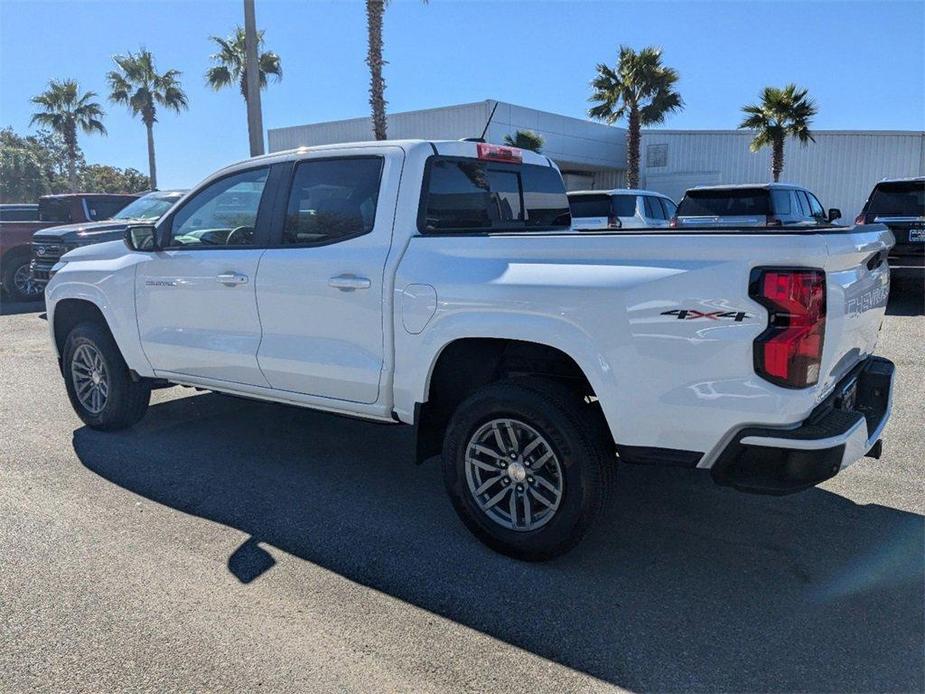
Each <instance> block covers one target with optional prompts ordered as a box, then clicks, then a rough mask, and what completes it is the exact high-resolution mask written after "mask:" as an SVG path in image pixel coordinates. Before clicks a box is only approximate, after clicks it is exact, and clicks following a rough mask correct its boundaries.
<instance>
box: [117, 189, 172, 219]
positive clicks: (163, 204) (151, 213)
mask: <svg viewBox="0 0 925 694" xmlns="http://www.w3.org/2000/svg"><path fill="white" fill-rule="evenodd" d="M179 199H180V196H179V195H171V196H169V197H167V196H163V195H150V194H149V195H145V196H143V197H140V198H138V199H137V200H135V201H134V202H133V203H132V204H131V205H128V206H127V207H124V208H122V211H121V212H119V213H118V214H117V215H116V216H115V217H113V219H146V220H154V219H160V218H161V217H163V216H164V213H165V212H166V211H167V210H169V209H170V208H171V207H172V206H173V204H174V203H175V202H176V201H177V200H179Z"/></svg>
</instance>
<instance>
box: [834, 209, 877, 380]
mask: <svg viewBox="0 0 925 694" xmlns="http://www.w3.org/2000/svg"><path fill="white" fill-rule="evenodd" d="M825 240H826V246H827V247H828V253H829V260H828V263H827V266H826V267H825V268H824V269H825V271H826V280H827V284H828V297H827V318H826V331H825V342H824V347H823V357H822V374H821V376H822V377H821V378H820V383H821V384H822V387H823V392H825V391H827V390H828V389H829V388H831V387H833V386H834V385H835V384H836V383H838V381H839V379H841V378H842V376H844V375H845V374H846V373H847V372H848V371H850V370H851V369H852V368H853V367H854V366H855V365H856V364H858V363H859V362H860V361H861V360H862V359H864V358H865V357H867V356H868V355H870V354H871V353H872V352H873V351H874V348H875V347H876V344H877V335H878V333H879V331H880V324H881V322H882V321H883V316H884V313H885V312H886V304H887V298H888V296H889V288H890V285H889V282H890V279H889V278H890V272H889V267H888V265H887V262H886V258H887V255H888V253H889V250H890V248H891V247H892V246H893V243H894V239H893V235H892V233H891V232H890V231H889V229H887V228H886V227H885V226H883V225H880V224H876V225H867V226H857V227H854V228H853V229H851V230H847V229H846V230H845V231H844V232H830V233H827V234H825Z"/></svg>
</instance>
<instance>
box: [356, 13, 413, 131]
mask: <svg viewBox="0 0 925 694" xmlns="http://www.w3.org/2000/svg"><path fill="white" fill-rule="evenodd" d="M422 2H424V3H426V2H427V0H422ZM388 4H389V0H366V31H367V34H368V38H367V41H368V48H367V51H366V64H367V65H368V66H369V105H370V107H371V108H372V115H373V135H374V136H375V138H376V139H377V140H384V139H385V138H386V132H385V129H386V125H385V105H386V103H388V102H387V101H386V100H385V79H384V78H383V77H382V66H383V65H385V60H384V59H383V58H382V18H383V17H384V16H385V6H386V5H388Z"/></svg>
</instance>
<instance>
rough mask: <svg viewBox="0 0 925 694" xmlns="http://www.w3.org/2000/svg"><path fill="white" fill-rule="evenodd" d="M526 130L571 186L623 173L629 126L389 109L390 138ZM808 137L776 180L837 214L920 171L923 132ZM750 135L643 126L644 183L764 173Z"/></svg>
mask: <svg viewBox="0 0 925 694" xmlns="http://www.w3.org/2000/svg"><path fill="white" fill-rule="evenodd" d="M518 130H532V131H534V132H536V133H538V134H539V135H541V136H542V137H543V139H544V140H545V146H544V148H543V153H544V154H546V155H548V156H549V157H550V158H551V159H553V160H554V161H555V162H556V164H558V165H559V168H560V169H561V170H562V173H563V176H564V178H565V183H566V187H567V188H568V189H569V190H578V189H589V188H594V189H602V190H603V189H607V188H619V187H622V186H623V185H624V180H625V173H626V130H625V129H624V128H618V127H612V126H609V125H604V124H602V123H597V122H593V121H589V120H582V119H580V118H571V117H569V116H561V115H558V114H555V113H548V112H546V111H538V110H536V109H532V108H526V107H523V106H515V105H514V104H508V103H505V102H503V101H494V100H487V101H480V102H477V103H472V104H459V105H456V106H445V107H441V108H433V109H426V110H421V111H408V112H405V113H390V114H389V116H388V132H389V137H391V138H395V139H400V138H422V139H447V140H456V139H462V138H465V137H484V138H485V139H486V140H487V141H489V142H502V141H503V140H504V136H505V135H512V136H513V135H514V134H515V133H516V132H517V131H518ZM814 135H815V138H816V142H815V143H810V144H809V145H808V146H806V147H801V146H800V145H799V144H798V143H796V142H793V141H789V142H788V143H787V145H786V147H785V150H784V173H783V176H782V178H783V180H785V181H787V182H789V183H798V184H800V185H803V186H806V187H807V188H809V189H810V190H812V191H814V192H815V193H816V194H817V195H818V196H819V199H820V200H821V201H822V204H823V205H825V206H826V207H838V208H840V209H841V210H842V212H843V213H844V220H845V221H850V220H851V219H853V218H854V216H855V215H856V214H857V213H858V212H859V211H860V209H861V206H862V205H863V204H864V201H865V200H866V199H867V195H868V194H869V193H870V190H871V188H872V187H873V185H874V183H876V182H877V181H879V180H881V179H882V178H886V177H905V176H922V175H925V133H923V132H921V131H892V130H889V131H888V130H882V131H881V130H850V131H849V130H816V131H814ZM371 136H372V124H371V121H370V118H368V117H365V118H352V119H349V120H341V121H331V122H327V123H312V124H308V125H296V126H292V127H288V128H277V129H273V130H270V131H269V132H268V139H269V145H270V151H271V152H276V151H280V150H284V149H291V148H293V147H300V146H310V145H322V144H330V143H334V142H356V141H361V140H369V139H371ZM751 139H752V135H751V133H749V132H746V131H740V130H647V131H645V132H644V133H643V138H642V152H641V154H642V162H641V171H640V178H641V179H642V180H641V185H642V186H643V187H645V188H649V189H651V190H656V191H658V192H660V193H664V194H666V195H668V196H669V197H672V198H674V199H675V200H680V198H681V196H682V195H683V194H684V191H685V190H686V189H687V188H690V187H691V186H695V185H710V184H718V183H757V182H763V181H767V180H768V179H769V178H770V157H771V155H770V151H769V150H767V149H765V150H762V151H761V152H758V153H753V152H751V151H750V150H749V148H748V144H749V142H750V141H751Z"/></svg>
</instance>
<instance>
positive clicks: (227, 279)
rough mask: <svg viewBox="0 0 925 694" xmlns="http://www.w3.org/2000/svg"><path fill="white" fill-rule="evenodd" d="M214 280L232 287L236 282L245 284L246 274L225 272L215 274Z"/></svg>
mask: <svg viewBox="0 0 925 694" xmlns="http://www.w3.org/2000/svg"><path fill="white" fill-rule="evenodd" d="M215 281H216V282H218V283H219V284H224V285H225V286H226V287H233V286H235V285H236V284H247V275H242V274H241V273H240V272H225V273H222V274H221V275H216V276H215Z"/></svg>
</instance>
